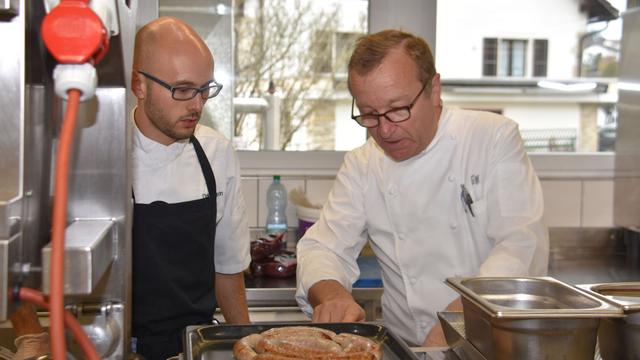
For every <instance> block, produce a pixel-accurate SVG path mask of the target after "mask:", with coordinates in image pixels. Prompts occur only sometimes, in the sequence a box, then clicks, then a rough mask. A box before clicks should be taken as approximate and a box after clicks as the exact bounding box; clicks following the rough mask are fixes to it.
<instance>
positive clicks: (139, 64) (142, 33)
mask: <svg viewBox="0 0 640 360" xmlns="http://www.w3.org/2000/svg"><path fill="white" fill-rule="evenodd" d="M175 54H191V55H193V56H196V57H200V58H203V59H205V61H207V60H208V61H211V62H212V63H213V56H212V55H211V52H210V51H209V48H208V47H207V44H205V42H204V41H203V40H202V38H200V36H199V35H198V34H197V33H196V31H195V30H194V29H193V28H192V27H191V26H189V25H187V24H186V23H184V22H183V21H182V20H180V19H177V18H174V17H168V16H167V17H161V18H158V19H155V20H153V21H151V22H150V23H148V24H146V25H145V26H143V27H142V28H140V30H139V31H138V33H137V34H136V40H135V47H134V51H133V68H134V69H145V70H147V71H153V69H152V68H153V65H154V64H155V63H158V62H159V61H162V60H163V59H167V58H171V57H172V56H175Z"/></svg>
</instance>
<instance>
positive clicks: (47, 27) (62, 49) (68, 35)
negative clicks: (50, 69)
mask: <svg viewBox="0 0 640 360" xmlns="http://www.w3.org/2000/svg"><path fill="white" fill-rule="evenodd" d="M88 2H89V0H62V1H60V4H58V6H56V7H54V8H53V9H52V10H51V12H50V13H49V14H47V16H45V18H44V20H43V21H42V39H43V40H44V44H45V46H46V47H47V49H48V50H49V52H50V53H51V54H52V55H53V57H54V58H55V59H56V60H57V61H58V62H59V63H63V64H83V63H87V62H88V63H91V64H93V65H95V64H97V63H98V62H99V61H100V60H102V58H103V57H104V56H105V54H106V53H107V50H109V33H108V32H107V30H106V29H105V27H104V25H103V24H102V21H101V20H100V18H99V17H98V15H96V13H95V12H93V10H91V9H90V8H89V6H88V5H87V4H88Z"/></svg>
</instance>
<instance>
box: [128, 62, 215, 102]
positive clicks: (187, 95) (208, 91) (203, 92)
mask: <svg viewBox="0 0 640 360" xmlns="http://www.w3.org/2000/svg"><path fill="white" fill-rule="evenodd" d="M136 71H137V72H139V73H140V74H142V75H144V76H145V77H146V78H147V79H149V80H152V81H154V82H156V83H158V84H160V85H161V86H162V87H164V88H165V89H167V90H169V91H171V97H172V98H173V99H174V100H178V101H187V100H191V99H193V98H194V97H196V95H198V93H199V94H200V96H202V99H203V100H207V99H211V98H214V97H216V96H218V94H219V93H220V90H222V84H218V83H217V82H216V81H215V80H211V81H209V82H208V83H207V84H206V85H203V86H202V87H200V88H194V87H191V86H184V85H178V86H171V85H169V84H168V83H166V82H164V81H162V80H160V79H158V78H157V77H155V76H153V75H151V74H148V73H146V72H144V71H140V70H136Z"/></svg>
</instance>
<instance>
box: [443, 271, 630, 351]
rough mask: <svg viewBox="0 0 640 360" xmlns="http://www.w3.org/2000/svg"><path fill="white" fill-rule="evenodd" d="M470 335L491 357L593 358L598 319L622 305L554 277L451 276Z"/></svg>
mask: <svg viewBox="0 0 640 360" xmlns="http://www.w3.org/2000/svg"><path fill="white" fill-rule="evenodd" d="M447 283H448V285H449V286H451V287H452V288H453V289H454V290H456V291H457V292H459V293H460V294H461V296H462V304H463V309H464V323H465V328H466V336H467V339H468V340H469V341H470V342H471V343H472V344H473V345H474V346H475V347H476V348H478V350H480V352H481V353H482V354H483V355H484V356H485V357H487V358H489V359H593V357H594V352H595V344H596V336H597V329H598V324H599V322H600V319H602V318H611V317H621V316H622V312H621V311H620V309H618V308H616V307H615V306H613V305H611V304H609V303H608V302H606V301H603V300H602V299H599V298H597V297H595V296H593V295H591V294H588V293H587V292H586V291H583V290H580V289H578V288H575V287H573V286H571V285H568V284H565V283H563V282H560V281H558V280H555V279H553V278H550V277H539V278H526V277H520V278H499V277H485V278H450V279H447Z"/></svg>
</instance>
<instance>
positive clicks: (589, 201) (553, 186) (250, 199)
mask: <svg viewBox="0 0 640 360" xmlns="http://www.w3.org/2000/svg"><path fill="white" fill-rule="evenodd" d="M281 181H282V183H283V184H284V186H285V188H286V189H287V191H291V190H292V189H294V188H296V187H299V188H301V189H303V190H305V191H306V195H307V197H308V198H309V200H310V201H311V202H312V203H318V204H323V203H324V202H325V201H326V200H327V198H328V196H329V192H330V191H331V187H332V186H333V179H331V178H328V177H327V176H313V175H307V176H283V177H282V180H281ZM541 183H542V191H543V193H544V202H545V206H544V208H545V221H546V223H547V225H548V226H550V227H612V226H614V223H613V180H609V179H604V180H580V179H577V180H553V179H544V178H543V179H542V181H541ZM270 184H271V178H269V177H267V176H256V177H251V176H247V177H244V178H243V180H242V188H243V191H244V196H245V200H246V202H247V213H248V216H249V226H251V227H264V226H265V219H266V217H267V206H266V193H267V188H268V187H269V185H270ZM287 222H288V224H289V226H290V227H297V225H298V219H297V217H296V212H295V206H294V205H293V204H292V203H291V202H289V205H288V206H287Z"/></svg>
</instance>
